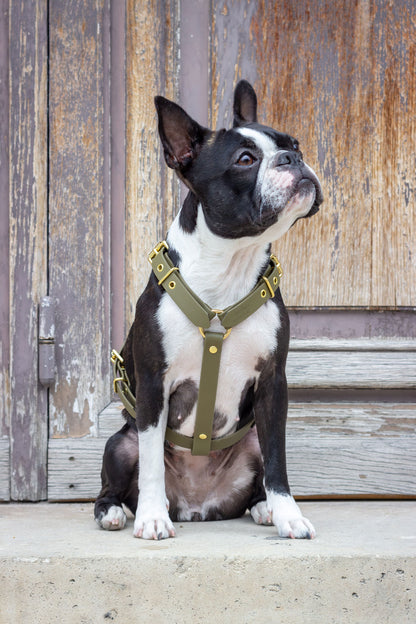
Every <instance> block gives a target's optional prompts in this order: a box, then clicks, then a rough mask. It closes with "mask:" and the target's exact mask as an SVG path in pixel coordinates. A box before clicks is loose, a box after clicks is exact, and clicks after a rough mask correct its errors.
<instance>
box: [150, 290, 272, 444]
mask: <svg viewBox="0 0 416 624" xmlns="http://www.w3.org/2000/svg"><path fill="white" fill-rule="evenodd" d="M158 321H159V324H160V327H161V329H162V336H163V338H162V343H163V349H164V352H165V357H166V362H167V369H166V373H165V378H164V386H165V396H166V397H167V398H168V400H169V403H170V406H169V424H170V426H171V427H173V428H175V429H177V430H179V431H180V432H181V433H183V434H185V435H189V436H192V435H193V431H194V424H195V414H196V403H197V397H198V388H199V383H200V372H201V362H202V353H203V347H204V340H203V338H202V336H201V333H200V332H199V330H198V328H197V327H195V326H194V325H193V324H192V323H191V322H190V321H189V320H188V319H187V318H186V317H185V315H184V314H183V313H182V312H181V310H180V309H179V308H178V307H177V306H176V305H175V303H174V302H173V301H172V300H171V299H170V297H169V296H168V295H164V296H163V297H162V300H161V303H160V306H159V310H158ZM279 326H280V319H279V311H278V308H277V306H276V305H275V304H274V303H273V302H271V301H270V302H268V303H267V304H265V305H264V306H262V307H261V308H260V309H259V310H257V311H256V312H255V313H254V314H253V315H252V316H250V317H249V318H248V319H246V320H245V321H243V322H242V323H240V324H239V325H237V326H236V327H234V328H233V329H232V331H231V334H230V335H229V337H228V338H226V339H225V340H224V343H223V347H222V354H221V363H220V371H219V380H218V389H217V396H216V402H215V417H214V427H213V429H214V435H215V437H218V436H222V435H226V434H227V433H230V432H232V431H234V430H235V429H236V428H237V425H238V421H239V419H240V417H241V415H242V412H243V408H244V403H245V402H247V398H248V394H249V392H252V391H253V390H254V389H255V387H256V384H257V380H258V377H259V375H260V372H261V366H262V364H263V363H264V361H266V360H267V358H268V356H270V354H271V353H272V352H273V351H274V350H275V349H276V346H277V344H276V340H277V330H278V329H279ZM211 329H212V330H214V331H216V330H218V331H224V330H223V329H222V328H221V326H220V324H219V322H218V320H215V319H214V321H213V322H212V324H211Z"/></svg>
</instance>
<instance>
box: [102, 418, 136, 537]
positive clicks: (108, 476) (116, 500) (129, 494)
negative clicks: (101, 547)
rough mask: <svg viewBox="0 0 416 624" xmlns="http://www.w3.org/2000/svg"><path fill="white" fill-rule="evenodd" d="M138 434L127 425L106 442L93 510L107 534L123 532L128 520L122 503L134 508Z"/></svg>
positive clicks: (133, 510) (131, 508)
mask: <svg viewBox="0 0 416 624" xmlns="http://www.w3.org/2000/svg"><path fill="white" fill-rule="evenodd" d="M137 465H138V444H137V432H136V431H135V430H134V429H133V428H132V427H130V425H128V424H126V425H124V427H123V428H122V429H121V430H120V431H118V432H117V433H116V434H114V435H113V436H112V437H111V438H110V439H109V440H108V442H107V444H106V447H105V451H104V457H103V466H102V471H101V480H102V488H101V492H100V494H99V495H98V498H97V500H96V503H95V507H94V517H95V520H96V522H97V524H98V525H99V526H100V527H101V528H102V529H106V530H107V531H115V530H119V529H123V528H124V527H125V525H126V521H127V517H126V514H125V513H124V510H123V507H122V505H123V503H124V504H125V505H126V506H127V507H128V508H129V509H130V510H131V511H132V513H135V511H136V507H137Z"/></svg>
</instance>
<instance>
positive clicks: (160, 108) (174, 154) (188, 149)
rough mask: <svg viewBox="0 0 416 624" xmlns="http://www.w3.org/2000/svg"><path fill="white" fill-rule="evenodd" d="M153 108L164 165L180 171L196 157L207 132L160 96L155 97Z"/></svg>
mask: <svg viewBox="0 0 416 624" xmlns="http://www.w3.org/2000/svg"><path fill="white" fill-rule="evenodd" d="M155 106H156V110H157V114H158V117H159V136H160V140H161V141H162V145H163V150H164V153H165V160H166V164H167V165H168V167H171V169H182V168H184V167H186V166H187V165H188V164H190V163H191V162H192V160H193V159H194V158H195V157H196V156H197V155H198V153H199V151H200V149H201V146H202V144H203V142H204V140H205V137H206V135H207V134H208V133H209V130H207V129H206V128H203V127H202V126H200V125H199V123H197V122H196V121H194V120H193V119H192V118H191V117H190V116H189V115H188V113H186V112H185V111H184V110H183V108H181V107H180V106H178V104H175V103H174V102H171V101H170V100H167V99H166V98H164V97H162V96H161V95H157V96H156V97H155Z"/></svg>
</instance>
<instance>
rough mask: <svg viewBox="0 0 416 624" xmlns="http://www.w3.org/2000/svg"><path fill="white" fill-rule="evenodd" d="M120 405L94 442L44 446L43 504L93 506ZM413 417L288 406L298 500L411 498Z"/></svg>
mask: <svg viewBox="0 0 416 624" xmlns="http://www.w3.org/2000/svg"><path fill="white" fill-rule="evenodd" d="M120 424H121V421H120V404H119V403H112V404H110V405H109V406H108V407H107V408H106V409H105V410H103V412H101V414H100V428H99V430H100V435H103V436H104V437H100V438H98V439H97V438H84V439H81V440H71V441H69V440H67V441H65V440H51V441H50V443H49V471H50V475H51V476H52V483H53V485H52V487H51V488H50V491H49V498H50V499H51V500H77V499H84V498H85V499H89V498H94V497H95V496H96V495H97V492H98V491H99V489H100V466H101V456H102V452H103V449H104V444H105V441H106V438H107V436H110V435H112V433H115V432H116V431H117V430H118V429H119V428H120ZM415 431H416V411H415V409H414V405H409V404H392V403H373V404H360V403H331V404H324V403H322V404H315V405H311V404H309V403H291V404H290V405H289V418H288V425H287V456H288V470H289V480H290V483H291V488H292V492H293V493H294V494H295V495H298V496H329V497H331V496H335V497H338V496H364V497H365V496H380V497H383V496H392V497H394V496H416V450H415V449H416V446H415V442H416V434H415Z"/></svg>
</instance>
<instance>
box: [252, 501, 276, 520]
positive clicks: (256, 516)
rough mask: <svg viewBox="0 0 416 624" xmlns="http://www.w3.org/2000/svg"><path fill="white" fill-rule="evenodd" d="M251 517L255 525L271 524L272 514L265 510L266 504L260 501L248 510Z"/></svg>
mask: <svg viewBox="0 0 416 624" xmlns="http://www.w3.org/2000/svg"><path fill="white" fill-rule="evenodd" d="M250 514H251V517H252V518H253V520H254V522H255V523H256V524H268V525H270V524H272V514H271V512H270V511H269V510H268V509H267V502H266V501H260V502H259V503H257V505H254V506H253V507H252V508H251V509H250Z"/></svg>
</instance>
